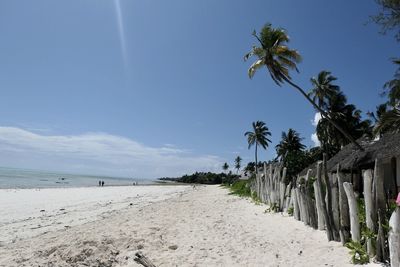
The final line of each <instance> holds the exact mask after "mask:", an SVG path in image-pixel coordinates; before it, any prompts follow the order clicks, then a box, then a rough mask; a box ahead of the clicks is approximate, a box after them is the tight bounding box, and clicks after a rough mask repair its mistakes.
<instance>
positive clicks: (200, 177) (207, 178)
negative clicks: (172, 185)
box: [159, 172, 238, 184]
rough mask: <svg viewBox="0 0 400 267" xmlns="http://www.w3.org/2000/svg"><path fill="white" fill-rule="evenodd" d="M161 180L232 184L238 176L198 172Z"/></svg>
mask: <svg viewBox="0 0 400 267" xmlns="http://www.w3.org/2000/svg"><path fill="white" fill-rule="evenodd" d="M159 180H162V181H174V182H179V183H193V184H222V183H225V184H231V183H234V182H235V181H237V180H238V176H237V175H233V174H226V173H212V172H196V173H193V174H191V175H184V176H182V177H178V178H169V177H163V178H160V179H159Z"/></svg>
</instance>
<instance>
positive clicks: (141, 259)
mask: <svg viewBox="0 0 400 267" xmlns="http://www.w3.org/2000/svg"><path fill="white" fill-rule="evenodd" d="M135 256H136V258H135V259H134V261H136V262H137V263H139V264H141V265H143V266H144V267H156V266H155V265H154V264H153V263H152V262H151V260H149V258H147V257H146V256H145V255H143V253H141V252H137V253H136V254H135Z"/></svg>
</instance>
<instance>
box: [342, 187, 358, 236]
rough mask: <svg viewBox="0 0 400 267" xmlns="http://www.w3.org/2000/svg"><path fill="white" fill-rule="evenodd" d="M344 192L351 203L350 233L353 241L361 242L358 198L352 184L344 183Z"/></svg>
mask: <svg viewBox="0 0 400 267" xmlns="http://www.w3.org/2000/svg"><path fill="white" fill-rule="evenodd" d="M343 188H344V191H345V192H346V196H347V199H348V202H349V208H350V233H351V239H352V240H353V241H355V242H360V239H361V237H360V221H359V219H358V206H357V200H356V196H355V195H354V191H353V185H352V184H351V183H347V182H345V183H343Z"/></svg>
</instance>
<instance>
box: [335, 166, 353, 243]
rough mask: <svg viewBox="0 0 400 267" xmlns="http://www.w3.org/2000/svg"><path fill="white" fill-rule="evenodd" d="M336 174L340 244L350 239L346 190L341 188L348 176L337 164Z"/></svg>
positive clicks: (347, 180)
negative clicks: (341, 171)
mask: <svg viewBox="0 0 400 267" xmlns="http://www.w3.org/2000/svg"><path fill="white" fill-rule="evenodd" d="M337 175H338V177H337V178H338V188H339V212H340V229H339V234H340V241H341V242H342V245H344V244H346V243H347V241H348V240H349V239H350V215H349V203H348V200H347V196H346V192H345V191H344V188H343V183H344V182H349V181H350V179H348V177H346V176H343V175H342V174H341V173H340V171H339V166H338V170H337Z"/></svg>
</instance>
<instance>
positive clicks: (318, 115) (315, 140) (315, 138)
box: [311, 112, 321, 147]
mask: <svg viewBox="0 0 400 267" xmlns="http://www.w3.org/2000/svg"><path fill="white" fill-rule="evenodd" d="M320 120H321V113H319V112H317V113H315V115H314V119H313V120H311V124H312V125H313V126H315V127H317V125H318V122H319V121H320ZM311 141H313V143H314V147H316V146H320V145H321V142H320V141H319V140H318V136H317V133H313V134H311Z"/></svg>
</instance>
